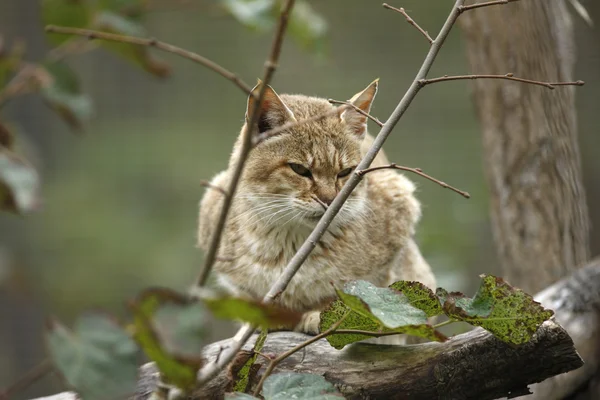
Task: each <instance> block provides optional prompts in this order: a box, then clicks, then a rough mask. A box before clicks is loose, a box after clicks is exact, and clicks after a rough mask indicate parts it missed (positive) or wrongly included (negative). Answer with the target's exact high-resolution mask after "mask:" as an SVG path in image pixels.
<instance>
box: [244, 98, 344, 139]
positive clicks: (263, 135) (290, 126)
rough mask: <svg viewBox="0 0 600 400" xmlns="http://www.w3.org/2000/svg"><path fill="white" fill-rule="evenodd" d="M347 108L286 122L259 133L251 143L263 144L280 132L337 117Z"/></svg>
mask: <svg viewBox="0 0 600 400" xmlns="http://www.w3.org/2000/svg"><path fill="white" fill-rule="evenodd" d="M346 108H347V107H339V108H336V109H334V110H330V111H327V112H324V113H323V114H319V115H315V116H313V117H309V118H305V119H301V120H300V121H293V122H286V123H285V124H283V125H281V126H278V127H276V128H273V129H269V130H268V131H265V132H263V133H260V134H258V135H254V136H253V139H252V142H253V146H256V145H258V144H260V143H262V142H264V141H265V140H267V139H270V138H272V137H274V136H277V135H279V134H280V133H282V132H285V131H287V130H289V129H293V128H296V127H298V126H300V125H304V124H308V123H311V122H318V121H321V120H323V119H325V118H329V117H333V116H336V115H337V116H339V115H340V114H341V113H342V112H343V111H344V110H346Z"/></svg>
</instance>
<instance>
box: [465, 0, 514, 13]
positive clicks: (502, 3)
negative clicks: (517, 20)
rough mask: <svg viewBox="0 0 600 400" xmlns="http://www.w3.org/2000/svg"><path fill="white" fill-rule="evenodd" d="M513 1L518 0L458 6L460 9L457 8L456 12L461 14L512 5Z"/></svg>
mask: <svg viewBox="0 0 600 400" xmlns="http://www.w3.org/2000/svg"><path fill="white" fill-rule="evenodd" d="M515 1H519V0H494V1H486V2H485V3H477V4H471V5H469V6H460V7H458V12H459V13H463V12H465V11H469V10H474V9H476V8H481V7H488V6H498V5H504V4H508V3H513V2H515Z"/></svg>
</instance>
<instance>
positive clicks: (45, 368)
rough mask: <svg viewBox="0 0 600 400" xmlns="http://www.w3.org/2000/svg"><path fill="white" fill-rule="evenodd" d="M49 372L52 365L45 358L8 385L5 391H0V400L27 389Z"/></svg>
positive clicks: (7, 398) (6, 399) (7, 399)
mask: <svg viewBox="0 0 600 400" xmlns="http://www.w3.org/2000/svg"><path fill="white" fill-rule="evenodd" d="M50 371H52V363H51V362H50V360H49V359H47V358H46V359H44V360H42V361H40V362H39V363H38V364H36V365H35V366H34V367H33V368H32V369H30V370H29V371H27V372H26V373H25V374H24V375H23V376H21V377H20V378H19V379H18V380H17V381H16V382H15V383H13V384H12V385H10V386H9V387H7V388H6V389H4V390H2V391H0V400H9V399H10V398H12V397H13V396H14V395H15V394H16V393H18V392H20V391H22V390H23V389H26V388H28V387H29V386H31V385H32V384H34V383H35V382H37V381H38V380H40V379H41V378H43V377H44V376H45V375H46V374H48V373H49V372H50Z"/></svg>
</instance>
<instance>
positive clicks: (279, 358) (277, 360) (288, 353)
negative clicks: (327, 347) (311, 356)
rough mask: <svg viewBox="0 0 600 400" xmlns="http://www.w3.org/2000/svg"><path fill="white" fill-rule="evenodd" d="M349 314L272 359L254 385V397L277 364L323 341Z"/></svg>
mask: <svg viewBox="0 0 600 400" xmlns="http://www.w3.org/2000/svg"><path fill="white" fill-rule="evenodd" d="M349 314H350V313H349V312H348V313H346V314H345V315H344V316H343V317H342V318H340V319H339V321H337V322H336V323H335V324H333V325H331V327H330V328H329V329H327V330H326V331H324V332H322V333H319V334H318V335H316V336H313V337H311V338H310V339H308V340H305V341H304V342H302V343H299V344H298V345H296V346H295V347H293V348H291V349H290V350H288V351H286V352H285V353H282V354H280V355H279V356H277V358H275V359H272V360H271V362H270V363H269V366H268V367H267V369H266V370H265V373H264V374H263V376H262V377H261V378H260V381H259V382H258V385H256V388H255V389H254V396H258V394H259V393H260V391H261V389H262V387H263V384H264V383H265V380H266V379H267V378H268V377H269V375H271V372H273V369H274V368H275V367H276V366H277V364H279V363H280V362H282V361H283V360H285V359H286V358H288V357H289V356H291V355H292V354H294V353H296V352H298V351H300V350H302V349H303V348H305V347H306V346H308V345H310V344H313V343H314V342H318V341H319V340H321V339H323V338H324V337H327V336H329V335H331V334H333V333H335V332H336V329H337V328H339V326H340V325H341V324H342V322H344V320H345V319H346V317H348V315H349Z"/></svg>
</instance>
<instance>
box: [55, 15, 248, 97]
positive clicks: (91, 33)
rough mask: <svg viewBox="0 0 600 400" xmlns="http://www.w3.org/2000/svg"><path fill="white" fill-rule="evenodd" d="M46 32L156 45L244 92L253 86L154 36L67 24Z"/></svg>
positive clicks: (197, 55) (204, 58)
mask: <svg viewBox="0 0 600 400" xmlns="http://www.w3.org/2000/svg"><path fill="white" fill-rule="evenodd" d="M46 32H49V33H60V34H65V35H78V36H85V37H87V38H88V39H90V40H94V39H98V40H108V41H111V42H121V43H129V44H137V45H139V46H147V47H155V48H157V49H160V50H163V51H166V52H167V53H173V54H177V55H178V56H181V57H183V58H186V59H188V60H191V61H193V62H195V63H197V64H200V65H202V66H204V67H206V68H208V69H210V70H212V71H214V72H216V73H217V74H219V75H221V76H222V77H224V78H225V79H227V80H229V81H231V82H233V84H234V85H236V86H237V87H238V88H240V89H241V90H242V91H243V92H244V93H246V94H250V92H251V91H252V88H250V86H248V85H247V84H246V83H245V82H244V81H242V79H241V78H240V77H239V76H237V75H236V74H234V73H233V72H231V71H229V70H227V69H225V68H223V67H222V66H220V65H219V64H217V63H215V62H214V61H211V60H209V59H208V58H206V57H203V56H201V55H200V54H197V53H194V52H191V51H189V50H185V49H182V48H181V47H177V46H174V45H172V44H169V43H165V42H161V41H159V40H156V39H153V38H148V39H146V38H140V37H135V36H124V35H117V34H114V33H108V32H101V31H96V30H92V29H81V28H70V27H66V26H56V25H48V26H46Z"/></svg>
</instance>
